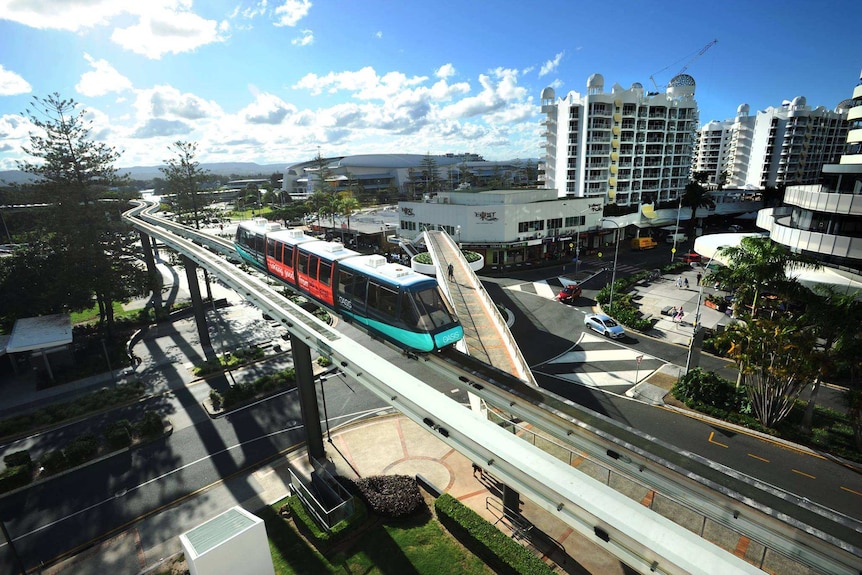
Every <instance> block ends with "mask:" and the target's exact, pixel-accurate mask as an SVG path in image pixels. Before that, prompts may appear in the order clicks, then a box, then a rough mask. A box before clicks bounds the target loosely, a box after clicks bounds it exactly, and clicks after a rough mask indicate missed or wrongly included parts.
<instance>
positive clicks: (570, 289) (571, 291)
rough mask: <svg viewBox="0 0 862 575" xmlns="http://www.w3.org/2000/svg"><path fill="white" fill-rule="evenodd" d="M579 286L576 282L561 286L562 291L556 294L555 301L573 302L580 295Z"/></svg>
mask: <svg viewBox="0 0 862 575" xmlns="http://www.w3.org/2000/svg"><path fill="white" fill-rule="evenodd" d="M581 291H582V290H581V286H579V285H578V284H569V285H567V286H565V287H564V288H563V291H561V292H560V293H558V294H557V301H560V302H562V303H575V300H577V299H578V298H579V297H581Z"/></svg>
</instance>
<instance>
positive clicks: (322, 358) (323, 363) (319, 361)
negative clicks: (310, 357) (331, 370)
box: [317, 355, 332, 367]
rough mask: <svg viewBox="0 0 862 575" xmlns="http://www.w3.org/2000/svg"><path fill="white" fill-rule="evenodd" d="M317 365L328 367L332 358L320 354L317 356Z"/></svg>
mask: <svg viewBox="0 0 862 575" xmlns="http://www.w3.org/2000/svg"><path fill="white" fill-rule="evenodd" d="M317 365H319V366H320V367H329V366H330V365H332V360H331V359H329V358H328V357H325V356H322V355H321V356H318V358H317Z"/></svg>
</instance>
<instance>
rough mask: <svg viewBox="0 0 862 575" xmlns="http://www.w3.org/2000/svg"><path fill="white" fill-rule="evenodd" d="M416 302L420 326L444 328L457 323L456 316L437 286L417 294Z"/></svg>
mask: <svg viewBox="0 0 862 575" xmlns="http://www.w3.org/2000/svg"><path fill="white" fill-rule="evenodd" d="M413 295H414V301H415V302H416V307H417V311H418V313H419V326H420V327H425V326H426V325H427V324H430V326H431V327H443V326H446V325H450V324H452V323H454V322H455V315H454V313H453V312H452V310H451V308H450V307H449V304H448V303H447V302H446V300H444V299H443V298H442V297H441V295H440V290H439V289H438V288H437V287H436V286H435V287H432V288H428V289H424V290H422V291H419V292H416V293H415V294H413Z"/></svg>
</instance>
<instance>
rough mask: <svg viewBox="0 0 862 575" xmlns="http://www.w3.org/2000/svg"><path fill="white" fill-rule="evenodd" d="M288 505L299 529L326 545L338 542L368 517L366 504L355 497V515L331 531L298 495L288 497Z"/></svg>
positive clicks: (340, 522) (334, 526) (333, 527)
mask: <svg viewBox="0 0 862 575" xmlns="http://www.w3.org/2000/svg"><path fill="white" fill-rule="evenodd" d="M286 506H287V507H288V508H289V509H290V512H291V515H293V518H294V523H295V524H296V527H297V529H299V530H300V531H302V532H303V533H304V534H305V535H306V536H307V537H309V538H311V539H313V540H314V541H316V542H317V543H318V544H323V545H324V546H328V545H334V544H336V543H338V542H339V541H341V540H342V539H344V538H345V537H346V536H348V535H349V534H350V533H352V532H353V531H355V530H356V528H357V527H358V526H360V525H362V524H363V523H364V522H365V519H366V518H367V517H368V510H367V509H366V507H365V505H364V504H363V503H362V501H360V500H359V499H358V498H356V497H354V498H353V515H351V516H350V517H348V518H347V519H345V520H343V521H339V522H338V523H336V524H335V525H333V526H332V529H330V530H329V531H325V530H324V529H322V528H321V527H320V525H318V523H317V521H316V520H315V519H314V518H313V517H312V516H311V514H310V513H309V512H308V510H307V509H306V508H305V506H304V505H303V504H302V500H301V499H300V498H299V497H297V496H296V495H291V496H290V497H289V498H288V499H287V503H286Z"/></svg>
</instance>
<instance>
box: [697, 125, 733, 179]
mask: <svg viewBox="0 0 862 575" xmlns="http://www.w3.org/2000/svg"><path fill="white" fill-rule="evenodd" d="M733 125H734V121H733V120H724V121H722V122H719V121H717V120H713V121H711V122H707V123H706V124H704V125H703V127H702V128H701V129H700V130H698V133H697V139H696V141H695V144H694V155H693V156H692V159H691V172H692V174H695V173H697V172H706V173H707V174H709V176H708V178H707V180H706V183H707V184H711V185H719V184H726V183H727V182H722V176H721V174H722V173H723V172H724V171H725V170H726V169H727V164H728V161H729V160H728V158H729V156H730V151H731V137H732V135H733V133H734V132H733V129H732V128H733Z"/></svg>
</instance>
